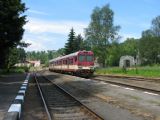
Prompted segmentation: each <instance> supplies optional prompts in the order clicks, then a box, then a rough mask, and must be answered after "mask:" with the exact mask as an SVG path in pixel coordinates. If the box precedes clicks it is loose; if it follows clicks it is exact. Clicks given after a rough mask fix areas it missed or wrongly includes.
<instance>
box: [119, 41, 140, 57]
mask: <svg viewBox="0 0 160 120" xmlns="http://www.w3.org/2000/svg"><path fill="white" fill-rule="evenodd" d="M138 42H139V40H138V39H134V38H127V40H126V41H124V42H123V43H121V44H120V50H121V55H131V56H134V57H135V56H136V55H137V53H138Z"/></svg>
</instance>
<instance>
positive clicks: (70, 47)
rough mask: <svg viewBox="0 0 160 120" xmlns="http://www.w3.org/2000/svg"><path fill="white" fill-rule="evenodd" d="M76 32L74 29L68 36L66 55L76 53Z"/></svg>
mask: <svg viewBox="0 0 160 120" xmlns="http://www.w3.org/2000/svg"><path fill="white" fill-rule="evenodd" d="M75 51H76V50H75V32H74V29H73V28H72V29H71V31H70V33H69V35H68V41H67V43H66V44H65V54H66V55H67V54H70V53H73V52H75Z"/></svg>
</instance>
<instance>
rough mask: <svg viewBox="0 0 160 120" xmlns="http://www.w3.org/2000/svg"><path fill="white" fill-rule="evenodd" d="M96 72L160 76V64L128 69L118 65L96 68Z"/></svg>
mask: <svg viewBox="0 0 160 120" xmlns="http://www.w3.org/2000/svg"><path fill="white" fill-rule="evenodd" d="M95 74H112V75H128V76H143V77H160V66H145V67H137V69H136V68H127V69H126V70H124V69H122V68H118V67H110V68H101V69H96V71H95Z"/></svg>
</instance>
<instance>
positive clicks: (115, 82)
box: [91, 78, 160, 95]
mask: <svg viewBox="0 0 160 120" xmlns="http://www.w3.org/2000/svg"><path fill="white" fill-rule="evenodd" d="M91 79H92V80H95V81H101V82H105V83H110V84H114V85H118V86H124V87H129V88H133V89H137V90H141V91H147V92H152V93H155V94H158V95H160V91H159V90H155V89H150V88H145V87H140V86H136V85H131V84H127V83H121V82H117V81H111V80H102V79H98V78H91Z"/></svg>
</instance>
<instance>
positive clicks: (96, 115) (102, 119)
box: [41, 75, 104, 120]
mask: <svg viewBox="0 0 160 120" xmlns="http://www.w3.org/2000/svg"><path fill="white" fill-rule="evenodd" d="M41 76H42V77H43V78H44V79H46V80H48V81H50V82H51V83H52V84H53V85H55V86H56V87H57V88H59V89H60V90H61V91H62V92H64V93H66V94H67V95H69V96H70V97H72V98H73V99H74V100H76V101H77V102H78V103H79V104H80V105H82V106H83V107H84V108H85V109H86V110H88V111H89V112H90V113H91V114H92V115H94V117H97V118H98V119H97V120H104V118H102V117H101V116H99V115H98V114H97V113H96V112H94V111H93V110H91V109H90V108H89V107H87V106H86V105H85V104H83V103H82V102H81V101H80V100H78V99H77V98H76V97H75V96H73V95H71V94H70V93H69V92H67V91H66V90H65V89H63V88H62V87H61V86H59V85H57V84H55V83H53V82H52V81H51V80H49V79H48V78H46V77H45V76H43V75H41Z"/></svg>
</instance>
